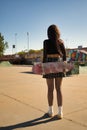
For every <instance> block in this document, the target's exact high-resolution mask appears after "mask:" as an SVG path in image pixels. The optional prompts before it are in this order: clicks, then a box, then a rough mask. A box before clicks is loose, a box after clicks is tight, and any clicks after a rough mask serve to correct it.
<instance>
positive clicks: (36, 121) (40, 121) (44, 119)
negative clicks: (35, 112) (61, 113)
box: [0, 114, 59, 130]
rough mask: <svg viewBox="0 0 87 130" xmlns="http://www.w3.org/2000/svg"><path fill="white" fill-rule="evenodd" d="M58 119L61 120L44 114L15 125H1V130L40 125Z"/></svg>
mask: <svg viewBox="0 0 87 130" xmlns="http://www.w3.org/2000/svg"><path fill="white" fill-rule="evenodd" d="M56 120H59V119H58V118H57V117H56V116H54V117H52V118H49V117H48V116H47V115H46V114H44V115H43V116H42V117H39V118H36V119H34V120H30V121H26V122H22V123H19V124H15V125H10V126H4V127H0V130H14V129H17V128H25V127H32V126H36V125H40V124H43V123H48V122H52V121H56Z"/></svg>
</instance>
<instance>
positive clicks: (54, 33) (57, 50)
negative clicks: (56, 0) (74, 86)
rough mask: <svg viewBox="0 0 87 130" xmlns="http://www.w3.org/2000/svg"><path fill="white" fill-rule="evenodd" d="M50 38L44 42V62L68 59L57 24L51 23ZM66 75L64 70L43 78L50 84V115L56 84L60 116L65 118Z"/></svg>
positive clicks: (48, 95)
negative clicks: (63, 97) (64, 82)
mask: <svg viewBox="0 0 87 130" xmlns="http://www.w3.org/2000/svg"><path fill="white" fill-rule="evenodd" d="M47 35H48V39H47V40H44V42H43V63H47V62H57V61H60V58H62V60H63V61H66V50H65V46H64V43H63V41H62V40H61V39H60V31H59V29H58V27H57V26H56V25H51V26H49V27H48V30H47ZM63 77H64V73H63V72H59V73H50V74H44V75H43V78H46V82H47V86H48V94H47V97H48V105H49V108H48V113H47V114H48V116H50V117H52V116H53V114H54V112H53V91H54V86H55V89H56V93H57V104H58V113H57V117H58V118H60V119H61V118H63V110H62V106H63V103H62V92H61V84H62V79H63Z"/></svg>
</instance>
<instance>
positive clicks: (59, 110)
mask: <svg viewBox="0 0 87 130" xmlns="http://www.w3.org/2000/svg"><path fill="white" fill-rule="evenodd" d="M58 114H62V115H63V107H62V106H59V107H58Z"/></svg>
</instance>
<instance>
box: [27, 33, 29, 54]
mask: <svg viewBox="0 0 87 130" xmlns="http://www.w3.org/2000/svg"><path fill="white" fill-rule="evenodd" d="M27 47H28V53H29V33H28V32H27Z"/></svg>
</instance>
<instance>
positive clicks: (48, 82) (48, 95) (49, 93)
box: [46, 79, 54, 106]
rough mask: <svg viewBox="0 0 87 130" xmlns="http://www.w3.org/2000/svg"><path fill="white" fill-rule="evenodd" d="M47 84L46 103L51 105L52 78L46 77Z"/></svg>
mask: <svg viewBox="0 0 87 130" xmlns="http://www.w3.org/2000/svg"><path fill="white" fill-rule="evenodd" d="M46 82H47V86H48V93H47V98H48V104H49V106H53V90H54V79H46Z"/></svg>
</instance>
